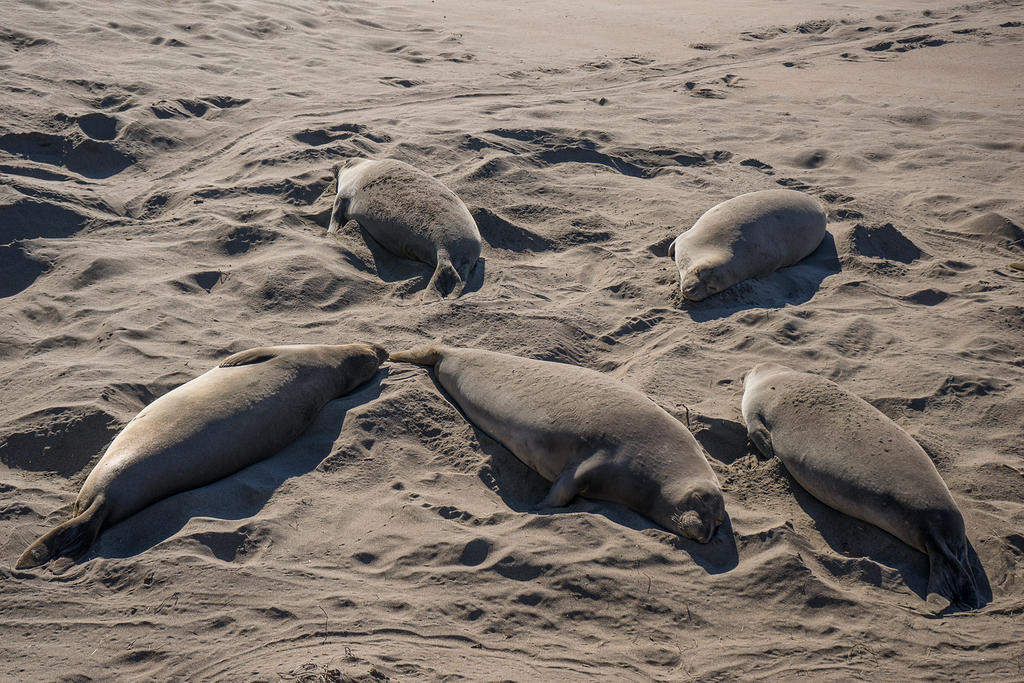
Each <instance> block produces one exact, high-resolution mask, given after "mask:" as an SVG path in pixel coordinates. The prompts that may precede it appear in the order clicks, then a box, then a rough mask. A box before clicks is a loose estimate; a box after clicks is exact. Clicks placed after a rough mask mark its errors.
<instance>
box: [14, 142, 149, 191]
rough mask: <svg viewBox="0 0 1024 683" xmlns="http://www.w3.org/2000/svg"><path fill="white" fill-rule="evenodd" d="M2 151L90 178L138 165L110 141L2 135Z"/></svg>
mask: <svg viewBox="0 0 1024 683" xmlns="http://www.w3.org/2000/svg"><path fill="white" fill-rule="evenodd" d="M0 150H2V151H4V152H7V153H8V154H11V155H14V156H16V157H21V158H22V159H28V160H29V161H34V162H36V163H41V164H50V165H53V166H63V167H64V168H67V169H68V170H69V171H71V172H73V173H77V174H79V175H82V176H85V177H87V178H95V179H100V178H109V177H110V176H112V175H116V174H117V173H120V172H121V171H123V170H125V169H126V168H128V167H129V166H131V165H132V164H134V163H135V158H134V157H132V156H131V155H129V154H126V153H124V152H122V151H120V150H119V149H118V148H117V147H116V146H115V145H112V144H111V143H109V142H103V141H97V140H92V139H89V138H86V139H84V140H76V139H75V138H74V137H72V136H65V135H53V134H50V133H43V132H40V131H32V132H29V133H7V134H5V135H0Z"/></svg>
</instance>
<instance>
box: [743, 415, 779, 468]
mask: <svg viewBox="0 0 1024 683" xmlns="http://www.w3.org/2000/svg"><path fill="white" fill-rule="evenodd" d="M747 437H748V438H749V439H750V440H751V441H752V442H753V443H754V445H755V446H757V450H759V451H761V452H762V453H764V455H765V457H767V458H773V457H775V448H774V447H773V446H772V435H771V433H770V432H769V431H768V427H767V425H765V423H764V419H763V418H762V417H761V416H760V415H751V416H750V418H749V419H748V420H747Z"/></svg>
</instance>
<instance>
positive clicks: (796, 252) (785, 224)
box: [668, 190, 827, 301]
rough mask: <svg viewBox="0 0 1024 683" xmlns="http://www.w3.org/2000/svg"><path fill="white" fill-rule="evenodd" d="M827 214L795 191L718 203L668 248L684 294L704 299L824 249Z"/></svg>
mask: <svg viewBox="0 0 1024 683" xmlns="http://www.w3.org/2000/svg"><path fill="white" fill-rule="evenodd" d="M826 222H827V218H826V216H825V212H824V211H822V209H821V206H820V205H819V204H818V202H817V201H815V200H814V199H813V198H811V197H810V196H808V195H806V194H803V193H802V192H796V191H795V190H762V191H760V192H749V193H747V194H742V195H740V196H739V197H735V198H733V199H730V200H728V201H724V202H722V203H721V204H718V205H717V206H714V207H712V208H710V209H708V211H707V212H706V213H705V214H704V215H703V216H701V217H700V218H699V219H698V220H697V222H696V223H694V224H693V227H692V228H690V229H689V230H687V231H686V232H684V233H683V234H681V235H680V236H679V237H677V238H676V239H675V241H674V242H672V244H670V245H669V247H668V255H669V257H671V258H674V259H675V261H676V267H677V268H678V269H679V289H680V290H681V291H682V294H683V297H685V298H687V299H689V300H691V301H701V300H703V299H706V298H708V297H709V296H711V295H712V294H717V293H718V292H721V291H723V290H725V289H728V288H729V287H732V286H733V285H735V284H736V283H738V282H742V281H743V280H748V279H750V278H752V277H760V276H762V275H768V274H769V273H772V272H774V271H776V270H778V269H779V268H783V267H785V266H790V265H793V264H794V263H796V262H797V261H799V260H800V259H802V258H804V257H805V256H808V255H809V254H810V253H811V252H813V251H814V250H815V249H817V248H818V245H819V244H821V240H822V239H823V238H824V237H825V224H826Z"/></svg>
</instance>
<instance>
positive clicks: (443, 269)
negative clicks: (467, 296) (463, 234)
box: [427, 254, 462, 296]
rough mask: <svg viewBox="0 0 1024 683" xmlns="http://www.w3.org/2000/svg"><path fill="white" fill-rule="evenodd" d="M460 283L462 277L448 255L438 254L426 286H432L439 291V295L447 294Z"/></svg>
mask: <svg viewBox="0 0 1024 683" xmlns="http://www.w3.org/2000/svg"><path fill="white" fill-rule="evenodd" d="M461 284H462V277H461V276H460V275H459V271H457V270H455V266H453V265H452V261H451V259H450V258H448V255H447V254H438V255H437V268H436V269H434V275H433V276H432V277H431V278H430V283H429V284H428V285H427V287H428V288H429V287H433V288H434V289H436V290H437V291H439V292H441V296H448V295H449V294H451V293H452V292H453V291H454V290H455V288H456V287H458V286H459V285H461Z"/></svg>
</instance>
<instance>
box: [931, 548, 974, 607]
mask: <svg viewBox="0 0 1024 683" xmlns="http://www.w3.org/2000/svg"><path fill="white" fill-rule="evenodd" d="M925 545H926V548H927V550H928V598H927V599H928V603H929V604H932V605H935V606H936V607H939V608H941V609H942V610H944V609H945V608H946V607H948V606H949V604H950V603H955V604H957V605H962V606H965V607H968V608H974V607H980V606H981V604H982V599H981V593H980V591H979V590H978V582H977V578H976V577H975V574H974V570H973V569H972V568H971V562H970V560H969V559H968V557H967V546H966V543H956V544H955V548H952V549H951V548H950V547H949V544H948V543H947V542H944V541H942V540H939V541H937V542H936V541H930V542H926V544H925Z"/></svg>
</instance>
